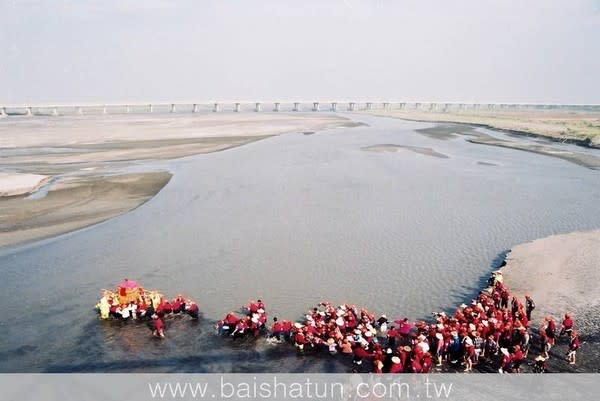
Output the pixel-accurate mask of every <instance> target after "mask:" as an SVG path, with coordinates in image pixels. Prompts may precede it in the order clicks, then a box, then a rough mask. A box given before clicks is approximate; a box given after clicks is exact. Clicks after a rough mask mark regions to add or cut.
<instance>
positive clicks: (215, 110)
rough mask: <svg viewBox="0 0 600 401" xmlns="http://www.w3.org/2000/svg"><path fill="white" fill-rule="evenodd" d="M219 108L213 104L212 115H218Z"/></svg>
mask: <svg viewBox="0 0 600 401" xmlns="http://www.w3.org/2000/svg"><path fill="white" fill-rule="evenodd" d="M219 108H220V106H219V103H215V104H214V105H213V113H218V112H219Z"/></svg>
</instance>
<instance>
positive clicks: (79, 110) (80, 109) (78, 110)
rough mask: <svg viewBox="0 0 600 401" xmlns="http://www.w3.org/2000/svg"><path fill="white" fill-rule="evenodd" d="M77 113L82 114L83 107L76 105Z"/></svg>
mask: <svg viewBox="0 0 600 401" xmlns="http://www.w3.org/2000/svg"><path fill="white" fill-rule="evenodd" d="M77 114H79V115H80V116H82V115H83V108H81V107H77Z"/></svg>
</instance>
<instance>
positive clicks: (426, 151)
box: [362, 144, 448, 159]
mask: <svg viewBox="0 0 600 401" xmlns="http://www.w3.org/2000/svg"><path fill="white" fill-rule="evenodd" d="M402 149H406V150H410V151H413V152H415V153H418V154H421V155H425V156H431V157H437V158H440V159H447V158H448V156H446V155H445V154H443V153H439V152H436V151H435V150H433V149H432V148H424V147H420V146H408V145H394V144H382V145H372V146H367V147H364V148H362V150H364V151H367V152H377V153H382V152H398V151H400V150H402Z"/></svg>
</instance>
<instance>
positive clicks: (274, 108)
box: [273, 103, 280, 111]
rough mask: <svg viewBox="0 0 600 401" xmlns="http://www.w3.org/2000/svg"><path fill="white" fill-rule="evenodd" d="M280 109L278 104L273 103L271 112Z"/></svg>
mask: <svg viewBox="0 0 600 401" xmlns="http://www.w3.org/2000/svg"><path fill="white" fill-rule="evenodd" d="M279 109H280V104H279V103H275V105H274V107H273V111H279Z"/></svg>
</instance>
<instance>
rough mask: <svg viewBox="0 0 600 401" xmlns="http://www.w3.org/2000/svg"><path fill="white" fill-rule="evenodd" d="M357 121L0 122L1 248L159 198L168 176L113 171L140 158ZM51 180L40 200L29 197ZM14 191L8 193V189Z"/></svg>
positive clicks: (248, 117) (266, 117)
mask: <svg viewBox="0 0 600 401" xmlns="http://www.w3.org/2000/svg"><path fill="white" fill-rule="evenodd" d="M353 125H356V123H355V122H353V121H351V120H349V119H346V118H343V117H339V116H335V115H331V114H324V113H323V114H318V113H311V114H303V113H294V114H286V113H279V114H277V113H255V114H252V113H241V114H234V113H229V114H225V113H219V114H216V113H215V114H196V115H189V116H187V115H176V116H172V115H150V116H148V115H146V116H145V115H126V116H124V115H123V116H82V117H58V118H41V119H39V118H22V119H4V120H1V121H0V157H1V160H2V161H1V163H0V170H4V171H6V173H4V175H0V247H1V246H8V245H15V244H19V243H22V242H27V241H34V240H38V239H42V238H47V237H51V236H54V235H58V234H62V233H66V232H69V231H73V230H76V229H79V228H82V227H86V226H89V225H92V224H96V223H98V222H101V221H104V220H107V219H109V218H111V217H114V216H117V215H119V214H122V213H125V212H127V211H129V210H131V209H133V208H135V207H137V206H139V205H141V204H142V203H144V202H146V201H147V200H148V199H150V198H151V197H152V196H154V195H155V194H156V193H157V192H158V191H160V189H161V188H163V186H164V185H166V183H167V182H168V181H169V179H170V174H169V173H166V172H158V173H156V172H154V173H145V174H127V175H119V176H115V175H112V174H113V173H114V171H115V169H116V168H117V167H118V168H122V167H123V166H126V165H127V164H129V163H132V162H136V163H137V164H139V161H141V160H157V159H175V158H179V157H184V156H190V155H194V154H200V153H210V152H217V151H222V150H226V149H229V148H232V147H236V146H241V145H244V144H247V143H250V142H254V141H257V140H260V139H264V138H267V137H270V136H273V135H279V134H283V133H288V132H306V131H316V130H323V129H328V128H335V127H340V126H353ZM50 180H53V181H51V183H50V184H49V185H50V188H49V192H48V194H47V195H46V196H44V197H40V198H39V199H25V195H26V194H28V193H31V192H34V191H36V190H37V189H38V188H40V187H41V186H42V185H44V184H46V183H47V182H48V181H50ZM3 194H4V195H11V197H6V196H4V197H3V196H2V195H3Z"/></svg>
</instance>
